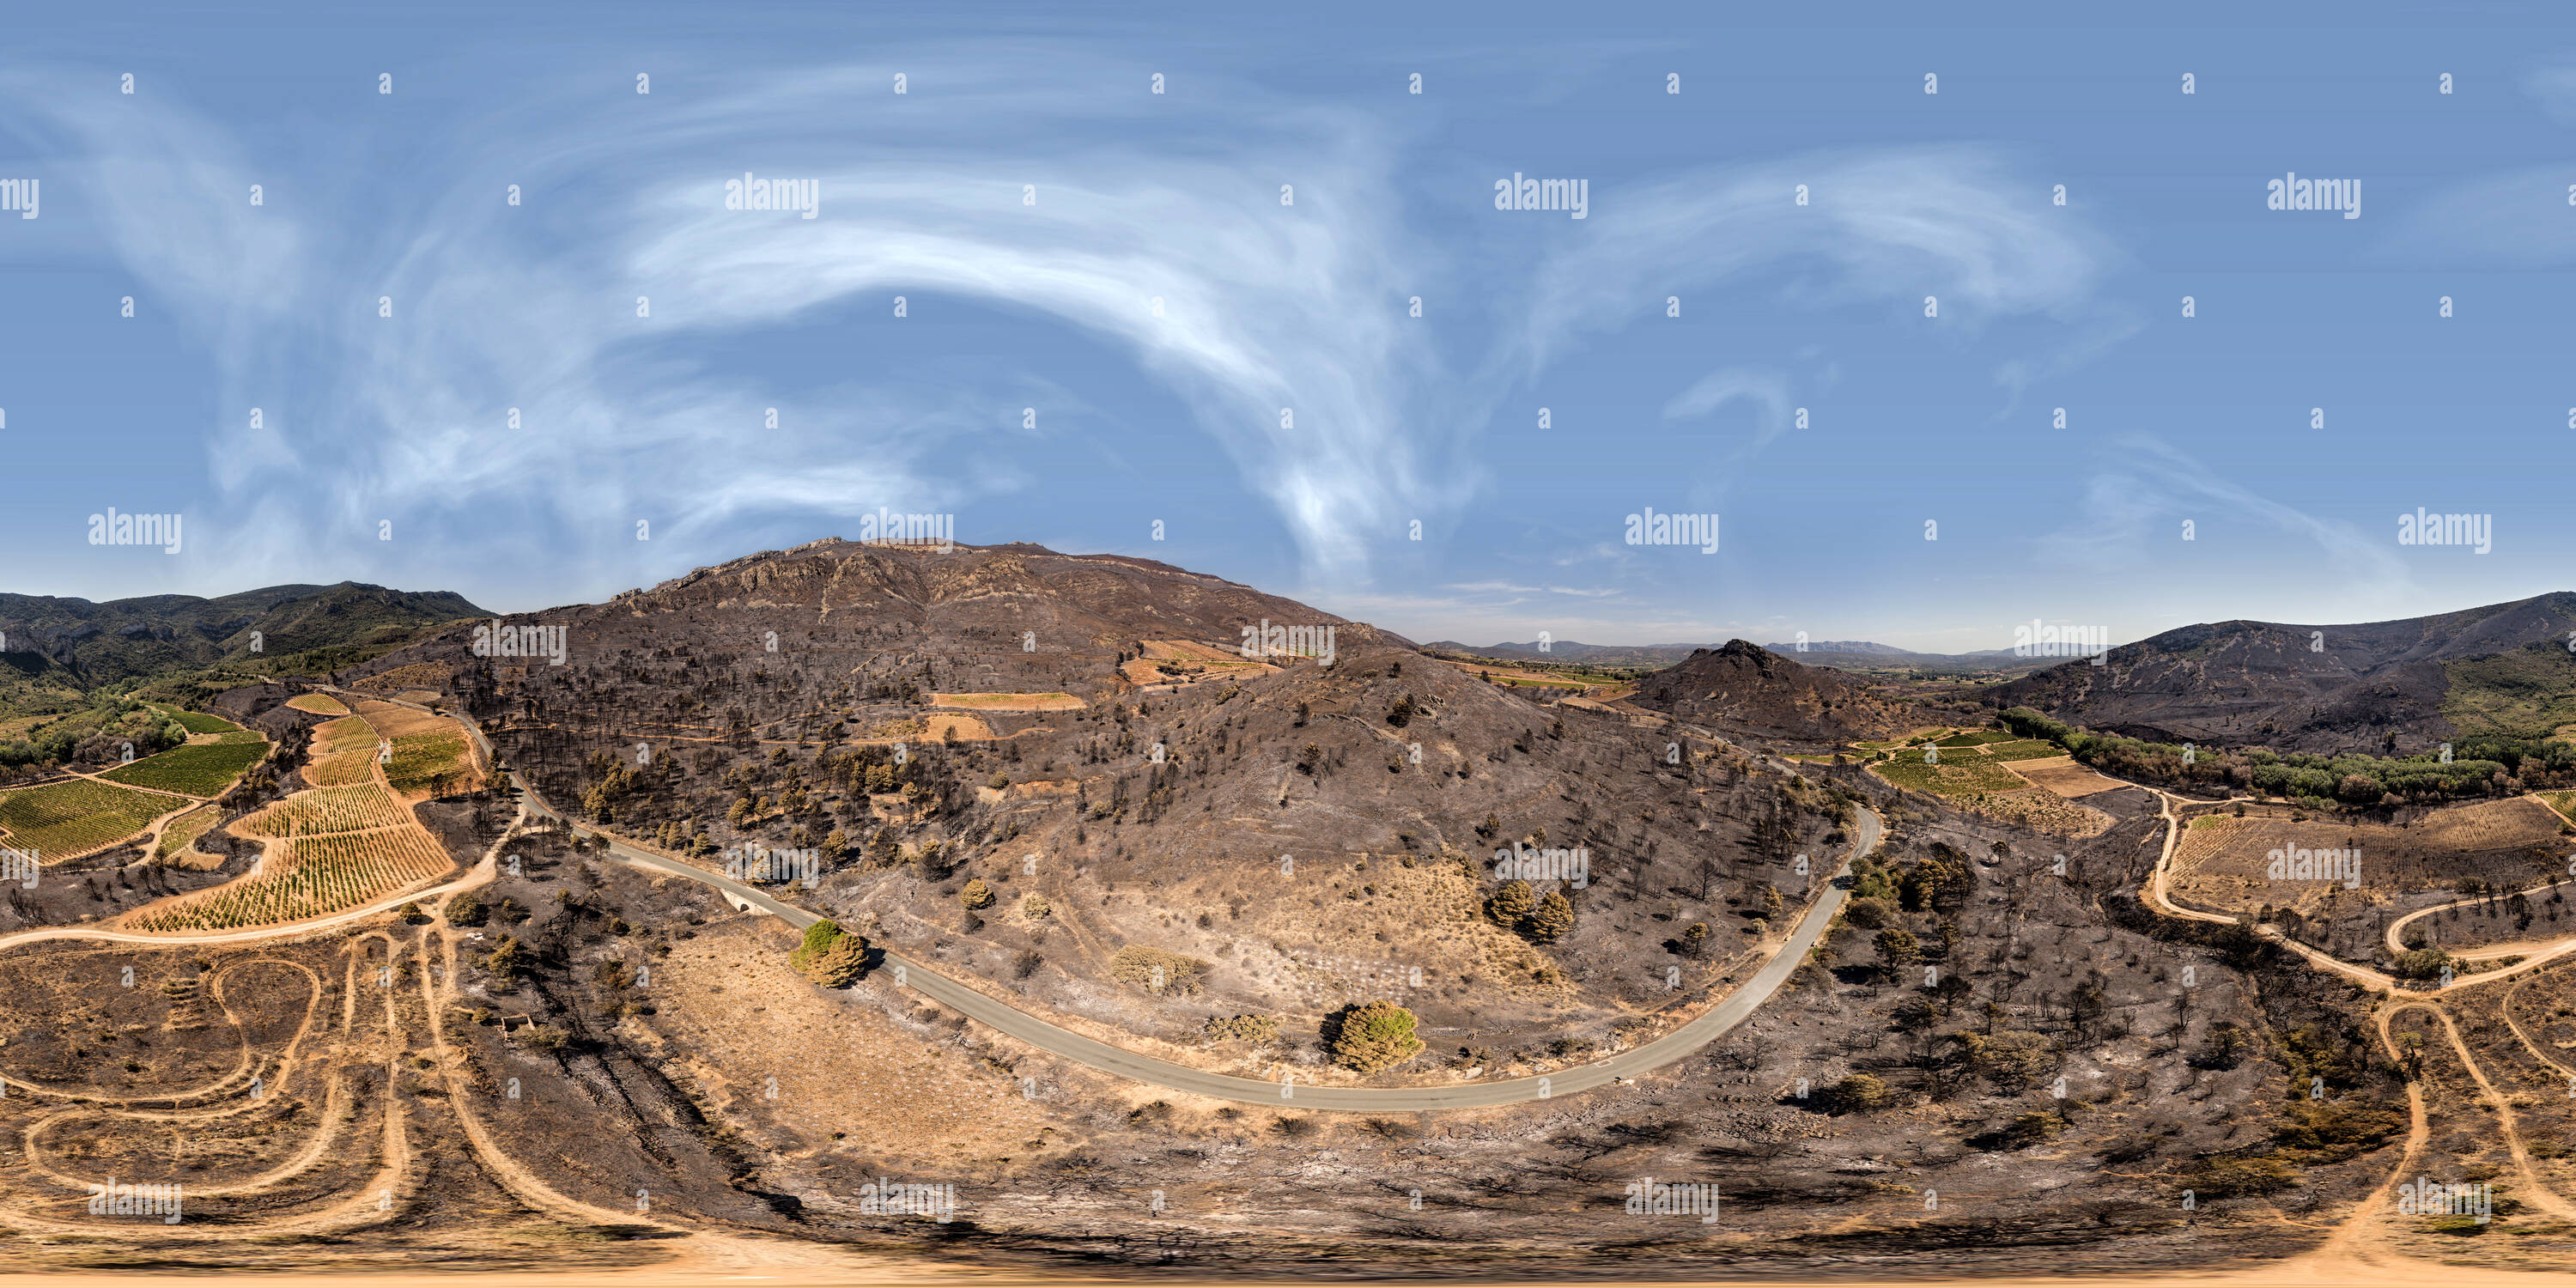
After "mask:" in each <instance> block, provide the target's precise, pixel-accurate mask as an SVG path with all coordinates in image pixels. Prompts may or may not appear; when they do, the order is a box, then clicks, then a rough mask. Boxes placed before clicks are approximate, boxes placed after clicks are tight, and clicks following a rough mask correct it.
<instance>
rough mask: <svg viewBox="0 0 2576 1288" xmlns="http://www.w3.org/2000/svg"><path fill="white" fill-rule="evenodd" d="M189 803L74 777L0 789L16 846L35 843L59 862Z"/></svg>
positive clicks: (1, 812) (1, 810)
mask: <svg viewBox="0 0 2576 1288" xmlns="http://www.w3.org/2000/svg"><path fill="white" fill-rule="evenodd" d="M186 803H187V802H185V801H183V800H180V799H179V798H177V797H175V796H162V795H156V794H154V793H151V792H138V791H128V790H126V789H125V788H122V787H111V786H109V785H108V784H106V783H102V782H97V781H95V780H92V779H87V778H74V779H71V780H69V781H67V782H60V783H47V784H45V785H44V786H42V787H28V788H23V789H21V790H18V791H14V792H9V793H6V794H5V795H0V828H7V829H8V830H9V845H10V847H11V848H13V849H21V850H24V849H32V850H34V851H36V852H37V853H38V854H40V855H42V856H43V858H44V861H45V862H47V863H56V862H60V861H61V860H64V859H69V858H75V857H78V856H80V855H83V854H87V853H89V852H90V851H92V850H98V849H103V848H105V847H107V846H109V845H113V844H115V843H116V842H118V841H122V840H124V839H125V838H127V837H130V836H133V835H135V834H137V833H139V832H142V831H143V830H144V829H145V828H148V827H150V826H151V825H152V820H154V819H156V818H159V817H161V816H162V815H164V814H167V813H169V812H170V811H172V810H174V809H178V808H180V807H181V806H183V805H185V804H186Z"/></svg>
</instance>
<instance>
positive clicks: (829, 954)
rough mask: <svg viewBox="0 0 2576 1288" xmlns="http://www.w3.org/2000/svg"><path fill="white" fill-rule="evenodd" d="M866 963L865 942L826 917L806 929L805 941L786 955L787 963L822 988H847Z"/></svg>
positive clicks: (862, 937)
mask: <svg viewBox="0 0 2576 1288" xmlns="http://www.w3.org/2000/svg"><path fill="white" fill-rule="evenodd" d="M867 962H868V941H867V939H866V938H865V937H864V936H860V935H853V934H851V933H849V932H848V931H845V930H843V929H841V923H839V922H837V921H833V920H831V919H829V918H825V919H824V920H822V921H818V922H815V923H814V924H813V925H810V926H807V927H806V928H805V942H804V944H803V945H801V946H799V947H798V948H797V949H796V951H794V952H792V953H789V954H787V964H788V965H790V966H793V967H795V968H796V969H797V970H799V971H802V972H804V975H805V978H807V979H810V980H812V981H814V982H815V983H817V984H820V985H822V986H823V987H825V988H847V987H849V984H850V981H852V980H854V979H857V978H858V977H859V972H860V971H861V970H863V969H865V968H866V966H867Z"/></svg>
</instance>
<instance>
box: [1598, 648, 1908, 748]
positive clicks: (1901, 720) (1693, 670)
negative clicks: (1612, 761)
mask: <svg viewBox="0 0 2576 1288" xmlns="http://www.w3.org/2000/svg"><path fill="white" fill-rule="evenodd" d="M1632 701H1634V702H1635V703H1636V704H1637V705H1638V706H1641V707H1645V708H1648V709H1649V710H1654V711H1661V712H1663V713H1665V714H1667V715H1670V716H1673V717H1675V718H1677V719H1681V720H1687V721H1689V722H1691V723H1693V724H1698V725H1706V726H1708V727H1710V728H1712V729H1716V730H1718V731H1720V732H1722V733H1725V734H1727V735H1729V736H1731V737H1738V738H1747V739H1758V740H1763V741H1767V742H1773V743H1778V744H1782V745H1784V746H1791V747H1795V748H1798V749H1802V750H1805V749H1817V750H1821V749H1824V748H1827V747H1831V746H1834V745H1837V744H1840V743H1843V742H1847V741H1850V740H1851V739H1854V738H1875V737H1879V736H1882V735H1885V734H1890V733H1896V732H1900V731H1902V730H1903V729H1904V728H1906V727H1907V725H1908V724H1909V723H1910V718H1909V715H1908V713H1907V710H1906V708H1905V707H1904V706H1902V705H1901V704H1899V703H1896V702H1893V701H1890V700H1888V699H1886V698H1883V697H1880V696H1879V695H1878V694H1877V693H1875V692H1873V691H1871V690H1870V689H1869V688H1867V687H1866V686H1864V685H1861V684H1858V683H1855V682H1853V681H1851V680H1849V679H1846V678H1844V677H1843V676H1842V675H1840V674H1838V673H1836V672H1834V671H1831V670H1827V669H1825V668H1822V667H1810V666H1803V665H1800V664H1799V663H1797V662H1794V661H1791V660H1790V659H1788V658H1786V657H1783V656H1781V655H1780V654H1778V653H1774V652H1772V651H1771V650H1769V649H1766V648H1764V647H1762V646H1761V645H1759V644H1748V643H1746V642H1744V641H1743V640H1728V641H1727V642H1726V647H1724V648H1718V649H1700V650H1698V651H1696V652H1694V653H1692V654H1691V655H1690V656H1689V657H1688V658H1685V659H1683V660H1682V661H1681V662H1680V663H1678V664H1676V665H1674V666H1670V667H1667V668H1665V669H1664V670H1661V671H1657V672H1655V673H1654V674H1653V675H1649V676H1647V677H1645V678H1644V679H1643V680H1640V681H1638V683H1637V696H1636V697H1635V698H1634V699H1632Z"/></svg>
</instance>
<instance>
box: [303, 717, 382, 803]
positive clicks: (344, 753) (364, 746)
mask: <svg viewBox="0 0 2576 1288" xmlns="http://www.w3.org/2000/svg"><path fill="white" fill-rule="evenodd" d="M375 759H376V732H375V730H373V729H371V728H369V727H368V726H367V722H366V721H365V720H362V719H360V718H358V717H357V716H343V717H341V718H340V719H338V720H333V721H330V722H328V723H325V724H322V725H317V726H315V728H314V730H313V746H312V748H311V749H310V751H308V753H307V759H306V760H305V763H304V781H306V782H308V783H311V784H312V785H314V786H316V787H350V786H355V785H356V784H359V783H371V782H374V781H375V779H376V769H375Z"/></svg>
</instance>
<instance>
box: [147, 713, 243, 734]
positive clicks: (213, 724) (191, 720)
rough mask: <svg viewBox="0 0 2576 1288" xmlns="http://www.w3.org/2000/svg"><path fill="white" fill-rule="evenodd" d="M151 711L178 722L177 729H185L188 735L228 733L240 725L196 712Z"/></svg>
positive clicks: (219, 717)
mask: <svg viewBox="0 0 2576 1288" xmlns="http://www.w3.org/2000/svg"><path fill="white" fill-rule="evenodd" d="M152 709H153V710H155V711H158V712H160V713H161V714H163V715H165V716H168V717H170V718H171V719H173V720H176V721H178V722H179V727H181V728H183V729H186V730H187V731H188V732H190V733H230V732H232V731H233V730H235V729H239V728H241V726H240V725H237V724H234V723H233V722H232V721H230V720H226V719H224V718H222V717H221V716H210V715H205V714H203V713H200V712H196V711H182V710H180V709H178V708H177V707H154V708H152Z"/></svg>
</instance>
